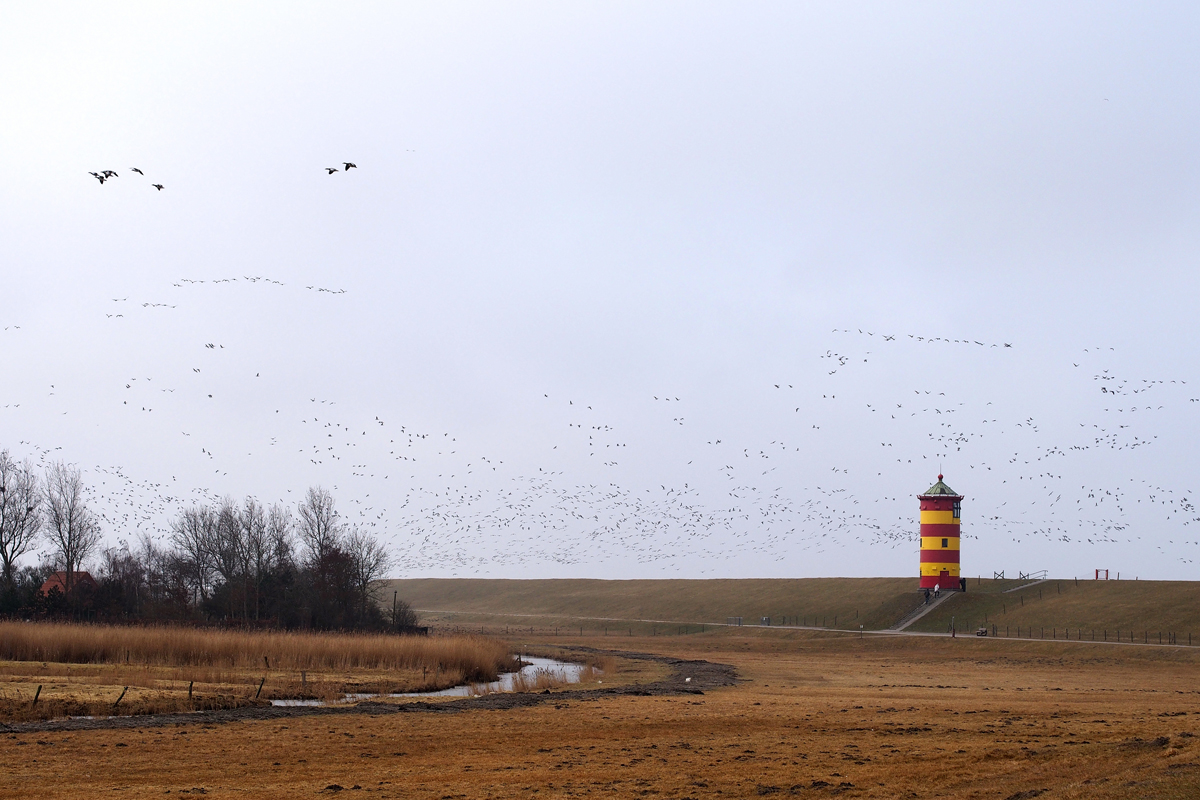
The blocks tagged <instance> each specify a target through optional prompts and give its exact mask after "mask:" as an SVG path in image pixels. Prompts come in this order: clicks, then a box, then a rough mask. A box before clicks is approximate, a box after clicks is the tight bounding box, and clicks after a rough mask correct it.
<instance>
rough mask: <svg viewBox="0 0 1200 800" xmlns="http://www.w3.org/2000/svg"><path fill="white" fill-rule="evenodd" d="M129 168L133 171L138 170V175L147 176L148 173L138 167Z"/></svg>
mask: <svg viewBox="0 0 1200 800" xmlns="http://www.w3.org/2000/svg"><path fill="white" fill-rule="evenodd" d="M129 169H130V170H132V171H133V172H136V173H137V174H138V175H142V176H145V174H146V173H144V172H142V171H141V170H140V169H138V168H137V167H130V168H129Z"/></svg>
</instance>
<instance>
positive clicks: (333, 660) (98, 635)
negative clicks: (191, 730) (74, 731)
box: [0, 622, 513, 681]
mask: <svg viewBox="0 0 1200 800" xmlns="http://www.w3.org/2000/svg"><path fill="white" fill-rule="evenodd" d="M0 661H37V662H58V663H66V664H123V663H130V664H152V665H158V666H176V667H181V666H208V667H231V668H239V667H241V668H254V667H260V666H266V665H268V664H269V668H270V669H277V670H278V669H283V670H288V669H291V670H322V669H325V670H352V669H417V670H420V669H423V668H428V669H430V670H434V669H437V670H439V671H442V672H459V673H461V674H462V675H463V676H464V678H465V679H466V680H470V681H492V680H496V678H497V676H498V675H499V673H501V672H503V671H505V670H507V669H510V668H511V666H512V663H513V659H512V656H511V654H510V653H509V651H508V648H507V646H506V645H505V644H504V643H503V642H500V641H497V640H494V639H487V638H484V637H480V636H467V635H463V636H434V637H415V636H394V635H383V634H366V633H296V632H273V631H231V630H212V629H204V628H184V627H165V626H164V627H118V626H110V625H80V624H70V623H57V622H35V623H29V622H0Z"/></svg>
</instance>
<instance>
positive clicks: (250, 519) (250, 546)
mask: <svg viewBox="0 0 1200 800" xmlns="http://www.w3.org/2000/svg"><path fill="white" fill-rule="evenodd" d="M238 520H239V522H240V523H241V526H242V542H243V543H244V544H245V547H246V567H247V569H246V578H247V581H248V582H252V583H253V585H254V618H255V619H258V612H259V594H260V593H261V591H262V582H263V578H264V577H266V574H267V570H268V569H270V566H271V555H272V553H271V551H272V547H271V536H270V531H269V530H268V528H267V515H266V512H265V511H264V510H263V507H262V505H260V504H259V502H258V501H257V500H255V499H254V498H253V497H247V498H246V500H245V502H244V503H243V504H242V510H241V514H240V515H239V517H238Z"/></svg>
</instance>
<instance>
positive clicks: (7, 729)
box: [0, 647, 739, 733]
mask: <svg viewBox="0 0 1200 800" xmlns="http://www.w3.org/2000/svg"><path fill="white" fill-rule="evenodd" d="M563 650H564V652H567V653H579V654H587V655H600V656H613V657H616V658H627V659H631V660H634V661H651V662H655V663H659V664H665V665H667V666H668V667H670V668H671V674H670V675H668V676H667V677H665V678H663V679H662V680H658V681H653V682H651V683H640V684H630V685H627V686H612V687H604V688H596V689H555V690H553V691H550V690H546V691H544V692H538V693H533V692H529V693H520V692H511V693H506V694H489V695H483V696H480V697H464V698H460V699H454V700H444V701H438V702H435V703H431V702H427V701H423V700H419V701H414V702H404V703H383V702H378V701H371V700H366V701H363V702H360V703H356V704H355V705H344V706H319V707H311V706H300V707H294V706H293V707H281V706H255V707H252V708H230V709H222V710H218V711H193V712H188V713H176V714H145V715H140V716H122V717H102V718H98V719H52V720H41V721H38V722H21V723H12V724H4V723H0V733H43V732H48V731H92V730H116V729H128V728H157V727H164V726H168V725H215V724H222V723H228V722H256V721H263V720H282V719H296V718H297V717H330V716H346V715H352V714H367V715H371V716H386V715H388V714H421V713H427V714H461V713H463V712H464V711H478V710H487V711H504V710H507V709H515V708H530V707H532V706H537V705H541V704H542V703H561V702H562V701H564V700H596V701H598V700H601V699H603V698H605V697H622V696H637V697H667V696H673V695H674V696H678V695H688V694H704V692H705V691H708V690H710V689H718V688H720V687H723V686H733V685H736V684H737V683H738V682H739V678H738V676H737V670H736V669H735V668H734V667H733V666H732V665H730V664H716V663H713V662H711V661H701V660H696V661H691V660H687V659H682V658H671V657H670V656H660V655H655V654H653V653H631V652H627V651H624V650H597V649H594V648H590V647H573V648H563Z"/></svg>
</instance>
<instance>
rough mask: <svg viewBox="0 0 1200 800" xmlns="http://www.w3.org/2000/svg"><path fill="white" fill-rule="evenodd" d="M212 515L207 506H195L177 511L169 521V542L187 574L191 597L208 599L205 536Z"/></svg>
mask: <svg viewBox="0 0 1200 800" xmlns="http://www.w3.org/2000/svg"><path fill="white" fill-rule="evenodd" d="M214 517H215V515H214V514H213V512H212V509H210V508H209V507H208V506H197V507H193V508H188V509H184V510H183V511H181V512H179V516H178V517H176V518H175V521H174V522H172V523H171V541H172V543H173V544H174V545H175V548H176V550H177V553H178V558H179V560H180V563H181V564H182V566H183V572H184V574H185V575H186V576H187V581H188V583H189V587H188V589H189V594H191V596H192V599H193V600H200V601H204V600H207V599H208V589H209V586H210V585H211V583H212V577H213V568H212V562H211V559H210V558H209V552H208V551H209V548H208V539H209V537H210V535H211V534H210V531H211V529H212V528H213V527H215V525H216V521H215V519H214Z"/></svg>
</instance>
